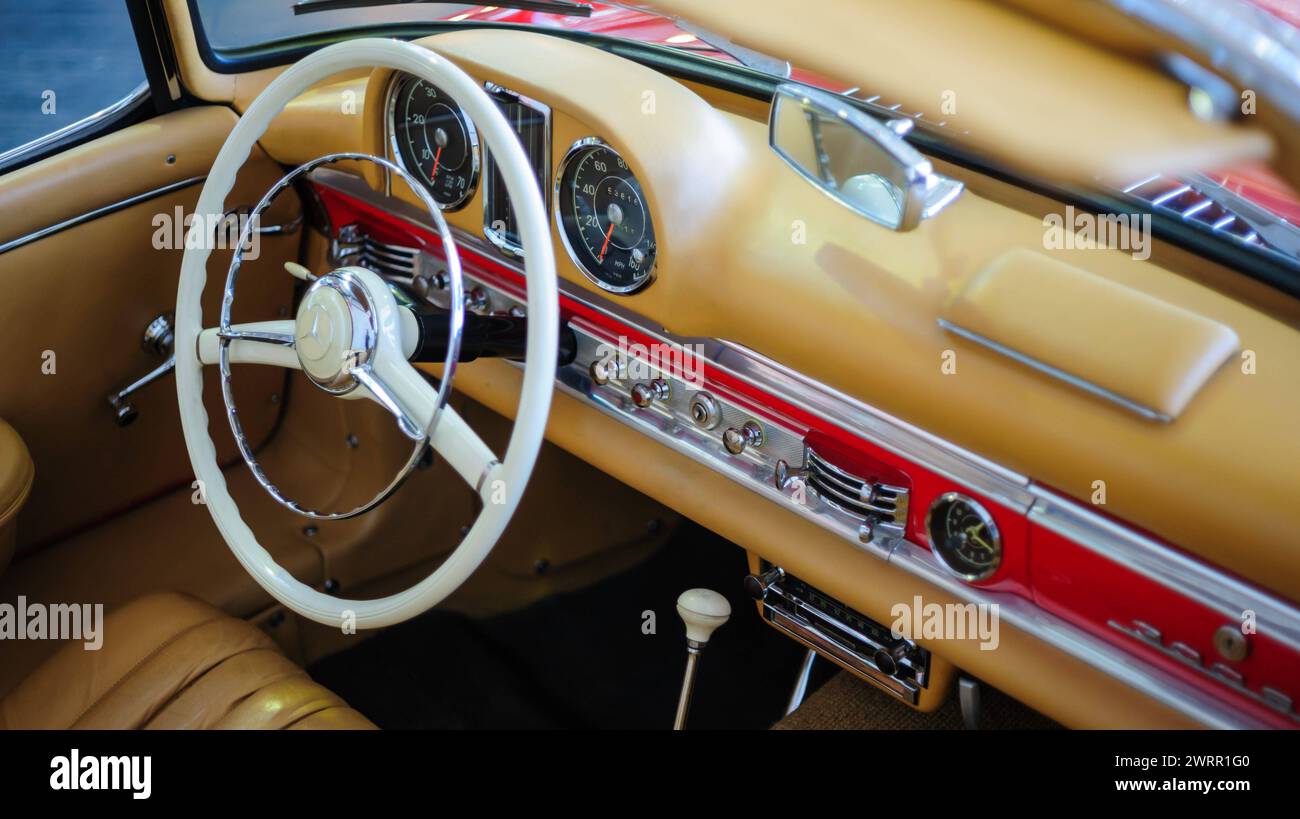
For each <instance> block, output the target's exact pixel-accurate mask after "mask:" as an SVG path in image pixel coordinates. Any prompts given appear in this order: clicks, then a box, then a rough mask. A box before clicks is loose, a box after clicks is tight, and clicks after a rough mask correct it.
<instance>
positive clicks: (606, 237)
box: [596, 222, 614, 262]
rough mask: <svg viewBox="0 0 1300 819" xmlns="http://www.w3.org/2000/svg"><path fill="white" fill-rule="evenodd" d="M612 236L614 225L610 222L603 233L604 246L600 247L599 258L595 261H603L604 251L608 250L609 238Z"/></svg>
mask: <svg viewBox="0 0 1300 819" xmlns="http://www.w3.org/2000/svg"><path fill="white" fill-rule="evenodd" d="M613 235H614V223H613V222H610V223H609V229H608V230H606V231H605V244H603V245H601V246H600V257H599V258H597V259H596V261H598V262H604V261H605V251H606V250H609V237H611V236H613Z"/></svg>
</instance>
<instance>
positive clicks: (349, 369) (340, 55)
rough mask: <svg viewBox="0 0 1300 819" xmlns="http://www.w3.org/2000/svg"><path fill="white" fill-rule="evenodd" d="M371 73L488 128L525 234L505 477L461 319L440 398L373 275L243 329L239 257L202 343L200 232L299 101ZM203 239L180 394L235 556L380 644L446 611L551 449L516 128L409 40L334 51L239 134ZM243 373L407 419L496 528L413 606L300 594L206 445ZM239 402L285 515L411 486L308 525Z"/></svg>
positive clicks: (540, 270) (295, 73) (529, 189)
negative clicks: (240, 368)
mask: <svg viewBox="0 0 1300 819" xmlns="http://www.w3.org/2000/svg"><path fill="white" fill-rule="evenodd" d="M366 67H384V68H391V69H395V70H398V71H404V72H407V73H409V74H413V75H415V76H417V77H420V78H421V79H423V80H425V81H426V82H430V83H433V84H434V85H436V86H437V87H439V88H441V89H442V90H443V91H445V92H446V93H448V94H450V95H451V96H452V97H453V98H454V99H455V100H456V102H457V103H459V104H460V107H461V109H462V110H463V111H464V112H465V113H466V115H468V116H469V117H470V118H471V119H472V120H473V121H474V124H475V126H476V127H477V128H478V132H479V133H480V134H481V135H482V136H483V138H484V140H485V141H486V143H487V145H488V147H489V148H490V150H491V152H492V159H493V161H494V162H495V163H496V164H497V167H498V168H499V169H500V171H501V175H502V177H503V178H504V179H505V183H506V190H507V192H508V193H509V196H510V202H511V205H512V206H513V208H514V212H515V215H516V217H517V222H518V224H519V235H520V237H521V239H522V242H523V247H524V254H525V260H526V267H527V287H528V296H527V304H528V329H527V341H528V351H527V352H528V354H527V362H526V365H525V368H524V381H523V388H522V391H521V394H520V398H519V409H518V412H517V414H516V419H515V425H514V431H513V433H512V434H511V436H510V442H509V444H508V445H507V449H506V453H505V457H504V460H502V461H498V460H497V458H496V456H495V455H494V454H493V453H492V451H491V449H489V448H488V446H487V445H486V444H484V443H483V441H482V440H481V439H480V438H479V437H478V435H476V434H475V433H474V431H473V430H471V429H470V428H469V426H468V425H466V424H465V422H464V420H462V419H461V418H460V416H459V415H457V414H456V412H455V410H453V409H452V408H451V407H450V406H446V405H445V402H446V398H447V394H448V392H449V390H450V384H451V379H452V375H453V373H454V370H455V359H456V355H457V353H458V348H459V341H460V337H459V326H460V317H461V316H462V313H460V312H457V311H454V310H453V313H452V320H451V327H452V339H451V343H450V344H449V347H450V348H451V352H450V353H449V356H448V361H447V365H446V367H445V368H444V374H443V379H442V383H441V385H440V387H439V388H436V389H435V388H434V387H433V386H431V385H430V384H429V383H428V382H427V381H426V380H425V379H424V377H423V376H422V375H421V374H420V372H419V371H418V370H416V369H415V367H413V366H412V365H411V364H410V363H409V362H408V361H407V353H408V352H409V351H410V350H412V349H414V347H415V339H414V338H413V334H414V333H416V332H418V330H417V329H416V327H415V326H414V321H413V320H411V317H410V316H409V314H408V313H407V311H406V310H405V308H403V307H400V306H399V305H398V304H397V302H396V300H395V299H394V296H393V293H392V292H391V290H390V289H389V287H388V285H387V283H386V282H385V281H384V280H383V279H382V278H381V277H379V276H378V275H376V274H375V273H373V272H371V271H369V270H365V269H364V268H359V267H347V268H341V269H339V270H335V271H332V272H330V273H327V274H325V275H323V276H320V277H314V276H310V275H309V274H307V273H306V271H302V270H299V272H298V275H301V276H304V277H307V278H311V279H314V281H313V284H312V285H311V287H310V288H308V290H307V292H306V294H305V295H304V297H303V300H302V302H301V304H300V305H299V308H298V314H297V317H296V318H295V319H292V320H289V319H286V320H282V321H262V322H256V323H254V324H248V325H238V324H236V325H231V324H230V323H229V303H230V302H231V301H232V300H233V287H234V282H235V277H236V274H237V272H238V265H239V259H240V255H239V253H238V252H237V253H236V255H235V258H234V259H233V260H232V263H231V270H230V274H229V277H228V279H227V291H226V303H225V304H224V305H223V311H222V319H221V324H220V326H219V327H214V328H208V329H206V330H205V329H204V327H203V314H202V308H201V305H200V297H201V295H202V293H203V287H204V284H205V283H206V281H207V262H208V256H209V254H210V252H211V244H212V242H211V240H210V237H205V236H203V235H202V231H203V228H204V226H205V225H209V226H210V225H213V224H216V223H217V222H218V221H219V219H220V218H221V216H222V214H224V213H225V210H224V206H225V199H226V196H227V194H229V193H230V189H231V187H232V186H233V185H234V182H235V174H236V173H237V172H238V170H239V168H240V166H242V165H243V163H244V161H245V160H246V159H247V158H248V154H249V152H250V151H251V150H252V148H253V145H254V144H255V143H256V142H257V140H258V139H259V138H260V137H261V136H262V134H263V133H264V132H265V131H266V128H267V126H268V125H269V124H270V122H271V120H272V119H273V118H274V117H275V116H276V115H277V114H278V113H280V111H281V110H282V109H283V108H284V107H285V106H286V105H287V104H288V103H289V101H290V100H292V99H293V98H295V97H296V96H298V95H299V94H301V93H302V92H304V91H306V90H307V89H308V88H309V87H311V86H312V85H313V84H314V83H316V82H319V81H321V80H324V79H325V78H327V77H330V76H332V75H334V74H337V73H339V72H341V71H346V70H348V69H354V68H366ZM349 156H351V157H352V158H368V159H372V160H374V161H376V162H379V163H380V164H382V165H385V167H386V168H387V169H388V170H389V171H392V172H397V173H398V174H399V175H402V176H404V177H405V174H404V172H402V171H401V170H400V169H399V168H397V167H396V166H393V165H392V164H391V163H388V162H387V161H386V160H381V159H378V158H375V157H365V156H364V155H349ZM327 159H328V158H322V159H321V160H315V161H313V162H309V163H307V165H304V166H302V167H301V168H299V169H297V170H295V171H294V172H293V173H291V174H290V175H289V176H286V177H285V180H282V181H281V184H280V185H277V186H276V187H275V188H273V189H272V191H271V192H269V193H268V194H267V196H266V197H265V198H264V199H263V200H262V203H261V204H259V208H260V207H263V206H264V205H265V204H266V203H267V202H269V200H270V198H271V197H272V196H274V195H275V194H276V193H278V192H279V190H281V189H282V188H283V186H284V185H285V184H287V180H289V179H290V178H292V177H294V176H296V175H298V174H299V173H300V172H302V171H304V170H306V169H309V168H310V167H315V166H316V165H318V164H321V162H323V161H327ZM408 179H409V177H408ZM413 189H414V190H415V191H416V193H417V195H419V196H421V198H422V199H424V201H425V203H426V206H428V207H430V208H431V215H432V218H433V219H434V222H435V225H436V226H437V227H438V229H439V232H440V233H441V235H442V238H443V245H444V250H445V251H446V255H447V261H448V272H449V273H450V274H451V276H452V279H453V286H452V295H453V302H452V303H453V305H459V300H458V299H456V298H455V296H457V295H458V294H457V292H456V291H459V290H460V289H461V280H460V267H459V258H458V256H457V254H456V248H455V244H454V242H452V239H451V233H450V231H449V230H448V229H447V226H446V222H445V221H444V220H443V218H442V214H441V212H439V211H438V209H437V208H436V207H433V203H432V200H431V199H429V198H428V195H427V193H425V192H424V191H423V189H422V188H420V187H419V185H414V186H413ZM250 228H253V229H255V222H249V225H248V227H246V228H245V233H247V231H248V230H249V229H250ZM194 231H200V235H198V236H194V237H191V238H192V239H193V240H192V241H190V240H187V242H186V250H185V257H184V260H183V261H182V263H181V277H180V287H179V289H178V291H177V294H176V347H175V349H176V393H177V398H178V399H179V403H180V412H181V425H182V427H183V428H184V431H185V446H186V448H187V449H188V450H189V455H190V463H191V464H192V465H193V467H194V474H195V477H197V478H198V479H199V480H200V481H201V482H202V484H201V486H202V487H203V494H204V497H205V500H206V504H207V507H208V510H209V512H211V514H212V519H213V520H214V521H215V522H216V524H217V528H218V529H219V530H220V531H221V535H222V537H224V538H225V540H226V543H227V544H228V545H229V546H230V549H231V551H232V552H234V554H235V557H236V558H238V559H239V562H240V563H241V564H242V565H243V567H244V568H245V569H246V570H247V571H248V572H249V574H251V575H252V576H253V578H254V579H255V580H256V581H257V582H258V583H259V584H260V585H261V586H262V588H264V589H266V590H267V592H269V593H270V594H271V596H273V597H274V598H275V599H276V600H278V601H280V602H281V603H283V604H284V605H285V606H287V607H288V608H290V609H292V610H293V611H295V612H297V613H298V614H301V615H302V616H304V617H307V618H308V619H311V620H314V621H316V622H318V623H324V624H327V625H334V626H340V625H352V626H355V627H356V628H376V627H380V626H386V625H390V624H392V623H398V622H401V621H403V620H407V619H409V618H411V617H414V616H415V615H417V614H420V613H421V612H424V611H426V610H427V609H429V608H430V607H431V606H434V605H436V604H437V603H439V602H440V601H441V600H442V599H443V598H445V597H446V596H447V595H448V594H450V593H451V592H453V591H454V590H455V589H456V588H457V587H458V586H460V584H461V583H463V582H464V581H465V579H466V578H468V577H469V575H470V574H471V573H472V572H473V571H474V570H475V569H476V568H478V566H479V564H480V563H482V562H483V560H484V558H486V557H487V555H488V553H489V552H490V551H491V550H492V547H493V546H494V545H496V542H497V539H498V538H500V536H501V533H502V532H503V531H504V530H505V527H506V524H508V523H509V521H510V518H511V517H512V516H513V515H514V512H515V509H516V508H517V506H518V504H519V499H520V497H521V495H522V494H523V490H524V487H525V486H526V485H527V483H528V478H529V477H530V476H531V475H532V471H533V465H534V464H535V463H536V460H537V453H538V450H539V449H540V448H541V444H542V438H543V435H544V433H545V429H546V418H547V414H548V413H549V411H550V405H551V394H552V391H553V388H554V378H555V362H556V358H557V347H558V338H559V306H558V303H557V286H556V280H555V256H554V251H553V248H552V246H551V239H550V226H549V223H548V221H547V219H546V210H545V207H544V206H543V204H542V196H541V192H540V191H539V190H538V188H537V182H536V180H535V178H534V176H533V172H532V170H531V168H530V166H529V163H528V160H527V158H526V157H525V155H524V152H523V148H522V147H521V146H520V145H519V141H518V139H517V138H516V137H515V135H514V132H513V131H512V130H511V128H510V126H509V125H508V124H507V122H506V119H505V117H504V116H503V115H502V114H501V111H500V110H499V109H498V108H497V106H496V104H495V103H493V102H492V100H491V99H490V98H489V97H488V95H487V94H486V93H485V92H484V90H483V88H482V87H481V86H480V85H479V84H478V83H477V82H475V81H474V80H473V79H471V78H470V77H469V75H467V74H466V73H465V72H464V71H462V70H461V69H459V68H458V67H456V66H455V65H453V64H452V63H450V62H448V61H447V60H446V59H444V58H443V57H441V56H439V55H438V54H436V53H434V52H432V51H430V50H428V49H426V48H422V47H420V46H416V45H412V44H410V43H405V42H401V41H398V40H384V39H374V38H372V39H360V40H350V41H347V42H343V43H338V44H336V45H333V46H330V47H328V48H324V49H321V50H320V51H317V52H316V53H314V54H312V55H310V56H308V57H306V58H304V59H303V60H301V61H299V62H298V63H297V64H296V65H294V66H292V67H291V68H289V69H288V70H287V71H285V72H284V73H283V74H281V75H280V76H279V77H278V78H276V80H275V81H273V82H272V83H271V84H270V85H268V86H267V88H266V90H264V91H263V92H262V93H261V94H260V95H258V97H257V99H256V100H254V101H253V104H252V105H250V106H249V108H248V110H247V112H245V114H244V115H243V116H242V117H241V118H240V120H239V122H238V123H237V124H236V125H235V128H234V130H232V131H231V133H230V136H229V138H227V139H226V143H225V145H223V146H222V148H221V152H220V153H219V154H218V155H217V159H216V161H215V162H214V163H213V165H212V171H211V173H210V174H209V175H208V179H207V182H206V184H205V185H204V186H203V192H202V194H201V195H200V196H199V201H198V205H197V206H196V212H195V218H194V221H193V224H192V227H191V232H194ZM241 238H243V237H241ZM241 246H242V245H241ZM232 362H234V363H255V364H273V365H279V366H284V367H292V368H294V369H301V370H303V371H304V373H305V374H306V375H307V376H308V377H309V379H310V380H311V381H312V383H313V384H315V385H316V386H317V387H319V388H321V389H324V390H326V391H327V392H329V393H331V394H333V395H338V396H342V397H357V396H364V397H367V398H371V399H372V400H375V401H377V402H379V403H380V404H381V405H383V406H384V407H385V408H386V409H388V410H389V411H390V412H392V413H393V415H394V416H396V418H397V420H398V425H399V428H400V429H401V430H402V431H403V432H404V433H405V434H406V435H408V436H409V437H411V438H412V439H414V440H415V442H416V452H420V451H423V449H424V445H425V442H426V441H427V443H428V444H429V445H431V446H432V447H433V449H434V450H435V451H437V452H438V453H439V454H440V455H441V456H442V457H444V458H445V459H446V460H447V462H448V463H449V464H450V465H451V467H452V468H453V469H454V470H455V471H456V473H457V474H458V475H460V477H461V478H462V479H464V480H465V481H466V482H467V483H468V484H469V485H470V486H471V487H473V488H474V490H475V492H477V493H478V495H479V496H480V498H482V500H483V507H482V512H481V513H480V514H479V516H478V518H477V520H475V522H474V525H473V526H472V527H471V528H470V531H469V533H468V534H467V535H466V536H465V538H464V539H463V540H462V541H461V543H460V545H459V546H458V547H457V548H456V550H455V551H454V552H453V553H452V554H451V555H450V556H449V557H448V558H447V559H446V560H445V561H444V562H443V563H442V565H440V566H439V567H438V569H437V570H436V571H434V572H433V573H432V574H430V575H429V576H428V577H426V578H425V579H424V580H422V581H421V582H419V583H417V584H416V585H414V586H412V587H410V588H408V589H406V590H405V591H402V592H399V593H397V594H393V595H390V596H388V597H383V598H378V599H375V600H345V599H341V598H336V597H332V596H330V595H327V594H324V593H322V592H320V591H317V590H316V589H314V588H312V587H311V586H308V585H306V584H304V583H301V582H299V581H298V580H296V579H295V578H294V577H293V576H291V575H290V574H289V573H288V572H286V571H285V570H284V569H283V568H281V567H280V566H279V565H277V564H276V562H275V560H274V559H273V558H272V557H271V555H270V554H269V553H268V552H267V551H266V550H265V549H264V548H262V546H261V545H259V544H258V542H257V538H256V537H255V536H254V535H253V532H252V530H250V529H249V528H248V525H247V524H246V523H244V521H243V519H242V518H241V517H240V514H239V507H238V506H237V505H236V503H235V501H234V499H233V498H231V496H230V492H229V490H228V489H227V487H226V481H225V478H224V476H223V475H222V472H221V468H220V466H219V465H218V463H217V457H216V448H215V447H214V446H213V444H212V439H211V438H210V437H209V436H208V415H207V412H206V411H205V410H204V407H203V371H202V368H203V366H204V365H213V364H219V365H220V366H221V368H222V375H223V378H224V381H223V386H224V385H226V384H228V382H229V365H230V363H232ZM225 398H226V400H227V414H228V416H229V418H230V421H231V428H232V431H233V432H234V433H235V436H236V440H237V441H238V442H239V444H240V449H241V451H242V452H243V454H244V456H245V459H246V460H247V461H248V463H249V465H250V466H251V467H253V469H254V472H255V474H256V475H257V477H258V480H259V481H260V482H261V483H262V485H263V486H264V487H265V488H267V490H268V491H270V492H271V493H272V495H273V496H275V497H276V499H277V500H279V501H280V502H281V503H284V504H285V505H286V506H288V507H289V508H292V509H295V510H296V511H298V512H300V513H302V514H305V515H309V516H312V517H324V518H338V517H348V516H351V515H353V514H359V513H360V512H364V511H366V510H367V509H370V508H372V507H373V506H374V505H375V504H376V503H378V502H379V501H380V500H382V499H383V498H384V497H387V494H388V492H391V491H392V490H393V489H395V488H396V485H397V484H398V483H400V479H401V477H403V476H404V474H405V473H403V475H399V477H398V479H397V480H395V481H394V482H393V484H392V485H390V487H389V488H388V489H387V490H385V492H383V493H381V495H380V496H379V497H377V498H376V499H375V500H374V501H372V502H371V503H370V504H367V505H366V506H363V507H358V508H357V509H355V510H352V511H350V512H345V513H341V514H322V513H317V512H312V511H308V510H304V509H302V508H300V507H298V506H297V505H296V504H292V503H290V502H288V501H286V500H285V499H284V498H283V497H281V496H280V494H279V493H278V490H276V489H275V487H274V486H273V485H271V484H270V482H269V481H267V480H266V479H265V476H263V475H262V474H261V472H260V469H258V468H257V466H256V462H255V461H254V460H253V459H252V454H251V452H250V451H249V449H248V447H247V442H246V441H244V440H242V438H243V436H242V432H241V430H240V429H239V425H238V414H237V413H236V412H235V409H234V406H233V404H232V403H230V395H229V390H228V389H227V390H225ZM409 465H410V464H409V463H408V469H409Z"/></svg>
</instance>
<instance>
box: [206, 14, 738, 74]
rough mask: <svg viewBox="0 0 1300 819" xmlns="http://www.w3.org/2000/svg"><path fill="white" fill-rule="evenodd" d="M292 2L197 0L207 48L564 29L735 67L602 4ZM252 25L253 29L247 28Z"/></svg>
mask: <svg viewBox="0 0 1300 819" xmlns="http://www.w3.org/2000/svg"><path fill="white" fill-rule="evenodd" d="M296 1H297V0H197V3H196V5H197V7H198V12H199V17H200V20H201V22H202V25H203V33H204V35H205V36H206V38H207V42H208V46H209V47H210V48H211V49H212V50H213V51H216V52H224V53H234V54H237V53H241V52H245V53H246V52H248V51H251V50H254V49H260V48H263V47H265V46H268V45H271V44H273V43H275V42H277V41H284V40H288V39H297V38H301V37H311V36H315V35H324V34H328V33H330V32H336V31H342V30H346V29H355V28H360V27H366V28H374V27H378V28H382V27H384V26H397V25H403V24H413V23H429V22H437V21H442V22H457V23H459V22H475V23H505V24H514V25H525V26H536V27H538V28H549V29H567V30H571V31H584V32H589V33H592V34H604V35H609V36H615V37H621V38H624V39H628V40H636V41H638V42H644V43H655V44H658V45H663V46H667V47H670V48H676V49H681V50H686V51H692V52H695V53H698V54H702V55H704V56H707V57H715V58H717V59H721V60H727V61H729V62H735V61H734V60H733V59H732V58H731V57H729V56H728V55H726V54H724V53H723V52H721V51H719V50H718V49H716V48H714V47H712V46H710V45H709V44H708V43H706V42H704V41H703V40H701V39H700V38H699V37H698V36H697V35H695V34H692V33H690V32H688V31H684V30H683V29H681V28H679V27H678V26H677V25H676V24H674V23H673V22H672V21H670V20H667V19H664V18H662V17H659V16H656V15H652V14H647V13H645V12H642V11H636V10H634V9H630V8H618V7H616V6H613V5H607V4H602V3H593V4H590V5H591V7H592V12H591V16H590V17H578V16H573V17H570V16H565V15H558V14H548V13H544V12H537V11H520V10H517V9H507V8H500V7H498V6H485V5H476V4H470V3H417V4H401V5H391V6H369V7H364V8H356V9H340V10H331V11H319V12H313V13H311V14H302V15H295V14H294V13H293V6H294V4H295V2H296ZM250 21H256V25H249V22H250Z"/></svg>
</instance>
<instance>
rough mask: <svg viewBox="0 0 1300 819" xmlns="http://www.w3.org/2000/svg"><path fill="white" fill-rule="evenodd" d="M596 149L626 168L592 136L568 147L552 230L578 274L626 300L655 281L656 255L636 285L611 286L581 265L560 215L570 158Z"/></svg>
mask: <svg viewBox="0 0 1300 819" xmlns="http://www.w3.org/2000/svg"><path fill="white" fill-rule="evenodd" d="M596 146H599V147H602V148H604V149H606V150H607V151H609V152H610V153H612V154H614V155H615V156H617V157H618V158H620V159H622V160H623V162H624V163H625V164H626V163H627V158H626V157H624V156H623V155H622V154H621V153H619V152H618V150H617V149H616V148H615V147H614V146H612V145H610V144H609V143H608V142H606V141H605V140H603V139H601V138H600V137H595V136H589V137H583V138H582V139H580V140H578V141H577V142H575V143H573V144H572V145H570V146H569V150H567V151H565V152H564V158H563V159H561V160H560V167H559V170H558V171H557V172H556V174H555V184H554V186H553V190H552V193H551V210H552V212H553V213H554V218H555V230H556V232H557V233H559V234H560V241H561V242H562V243H563V244H564V250H565V252H567V253H568V254H569V260H570V261H572V262H573V264H574V266H576V267H577V268H578V270H580V271H582V275H584V276H586V277H587V280H588V281H590V282H591V283H592V284H594V285H596V286H597V287H599V288H600V289H602V290H605V291H607V292H610V293H617V294H619V295H620V296H626V295H630V294H632V293H635V292H637V291H638V290H641V289H643V288H645V287H646V286H648V285H649V284H650V283H651V282H653V281H654V279H655V268H656V267H658V265H659V256H658V254H657V253H656V254H655V260H654V262H653V263H652V264H651V265H650V267H649V269H647V270H646V271H645V274H644V275H643V276H642V277H641V279H640V280H639V281H636V282H634V283H632V284H630V285H624V286H622V287H619V286H617V285H612V284H610V283H609V282H607V281H605V280H604V279H602V278H601V277H600V276H598V275H596V274H595V273H593V272H592V271H591V269H590V268H589V267H587V264H586V263H585V262H584V261H582V257H581V256H579V255H578V253H577V252H575V251H574V249H573V245H572V244H571V243H570V242H569V234H568V231H566V230H565V229H564V215H563V214H562V213H561V212H560V190H561V189H562V188H563V187H564V176H565V173H567V172H568V169H569V164H570V163H571V162H572V161H573V158H574V157H575V156H577V155H578V154H579V153H581V152H583V151H585V150H587V149H588V148H592V147H596ZM630 167H631V166H629V168H630ZM629 172H630V171H629ZM635 176H636V175H635V174H633V178H635ZM637 184H638V185H640V182H639V181H638V182H637ZM642 193H643V195H644V190H643V191H642ZM644 205H645V209H646V219H647V220H649V219H650V203H649V202H648V201H647V202H644ZM650 224H651V226H652V227H653V225H654V222H653V220H651V222H650ZM657 241H658V240H657V239H656V242H657Z"/></svg>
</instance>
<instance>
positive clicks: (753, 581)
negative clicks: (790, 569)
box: [745, 566, 785, 600]
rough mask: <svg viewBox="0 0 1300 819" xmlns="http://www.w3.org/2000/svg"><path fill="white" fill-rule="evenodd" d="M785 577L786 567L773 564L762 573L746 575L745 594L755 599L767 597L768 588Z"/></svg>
mask: <svg viewBox="0 0 1300 819" xmlns="http://www.w3.org/2000/svg"><path fill="white" fill-rule="evenodd" d="M783 577H785V569H782V568H781V567H780V566H773V567H772V568H770V569H768V570H767V571H765V572H763V573H762V574H751V575H747V576H746V577H745V594H748V595H749V596H750V597H752V598H754V599H755V600H763V599H766V597H767V592H768V589H770V588H772V586H773V585H774V584H776V583H777V582H779V581H780V580H781V578H783Z"/></svg>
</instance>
